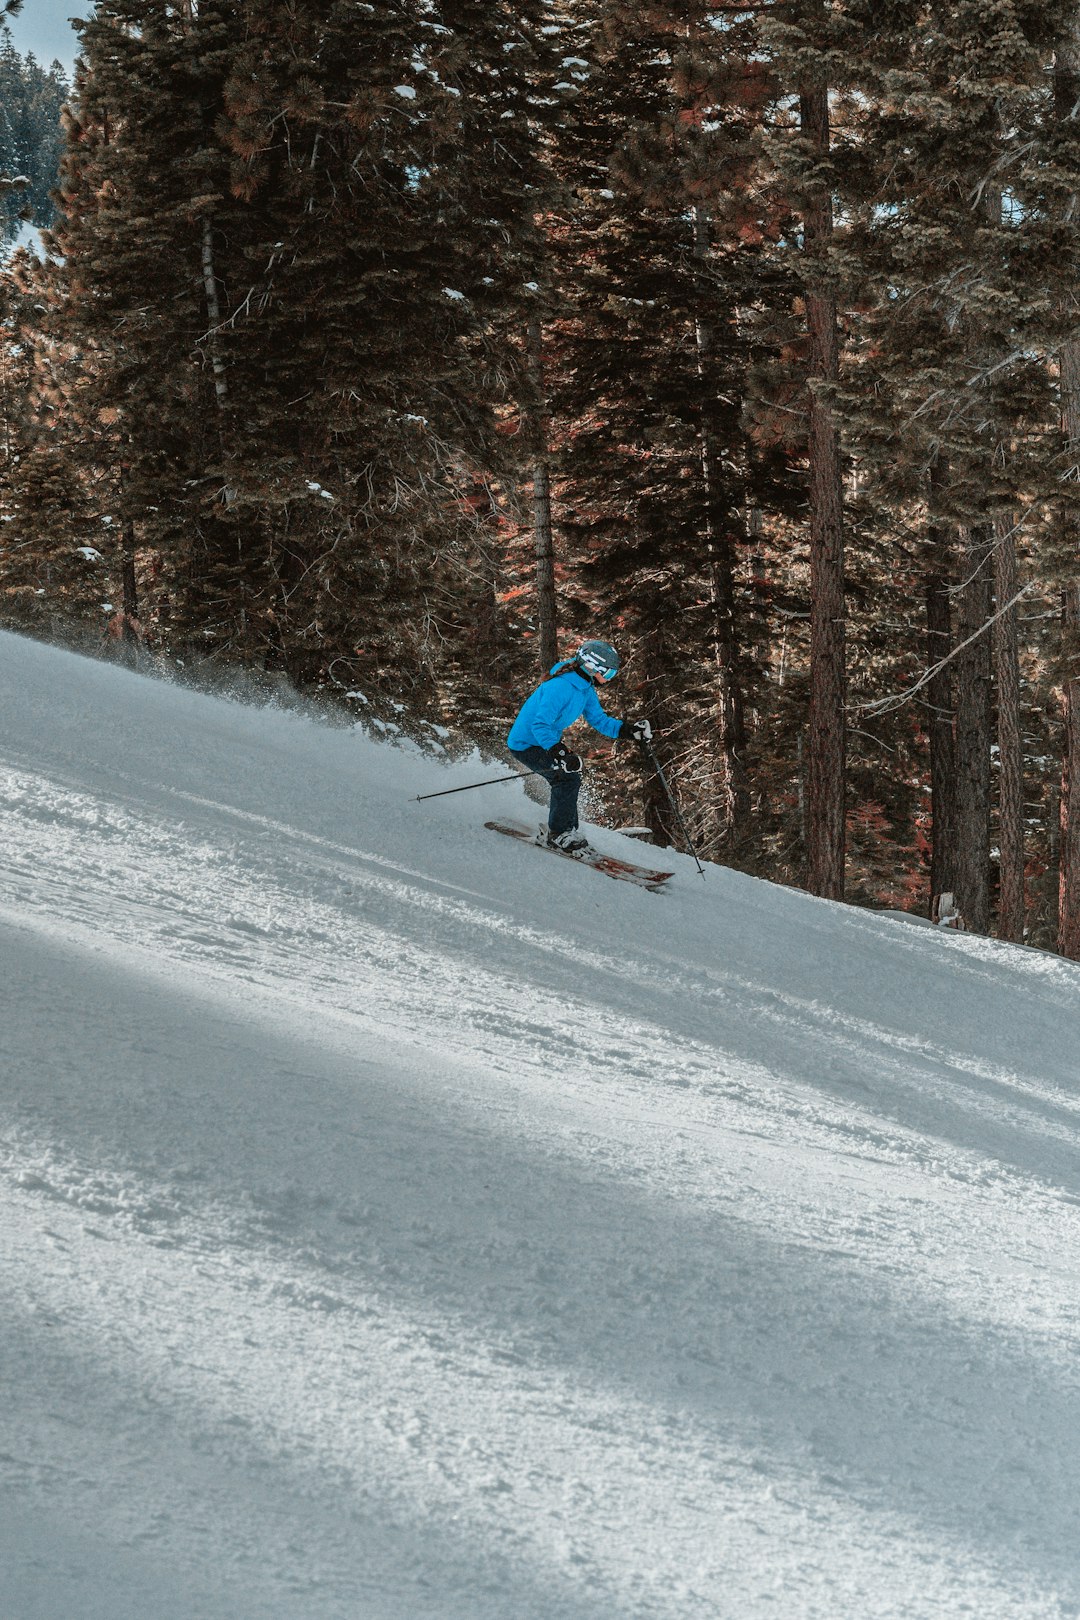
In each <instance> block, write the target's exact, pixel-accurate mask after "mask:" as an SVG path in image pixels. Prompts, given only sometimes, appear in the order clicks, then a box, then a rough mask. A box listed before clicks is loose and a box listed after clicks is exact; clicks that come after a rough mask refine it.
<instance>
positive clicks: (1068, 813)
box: [1054, 8, 1080, 961]
mask: <svg viewBox="0 0 1080 1620" xmlns="http://www.w3.org/2000/svg"><path fill="white" fill-rule="evenodd" d="M1078 98H1080V8H1078V10H1077V11H1076V12H1074V14H1073V19H1072V28H1071V29H1070V31H1069V33H1068V35H1067V36H1066V37H1065V38H1064V39H1063V40H1062V41H1061V42H1060V43H1059V45H1058V51H1057V58H1056V61H1055V64H1054V105H1055V114H1056V117H1057V120H1058V122H1059V123H1071V122H1073V121H1074V120H1075V118H1076V111H1075V108H1076V105H1077V100H1078ZM1076 201H1077V199H1076V198H1075V197H1074V198H1073V199H1072V206H1073V207H1074V208H1075V206H1076ZM1061 314H1062V317H1063V324H1064V325H1065V326H1066V327H1069V326H1074V325H1075V324H1076V321H1077V314H1078V312H1077V307H1076V299H1075V296H1072V295H1070V296H1069V297H1068V298H1067V300H1066V305H1065V308H1063V309H1062V311H1061ZM1058 370H1059V375H1060V380H1061V428H1062V437H1063V439H1064V443H1065V449H1066V451H1067V452H1068V454H1069V456H1070V458H1071V460H1072V463H1073V464H1072V467H1071V469H1070V470H1069V474H1068V479H1067V483H1066V489H1065V497H1064V499H1063V500H1062V503H1061V514H1060V528H1061V543H1062V552H1063V555H1064V557H1065V559H1066V581H1065V586H1064V589H1063V591H1062V602H1061V622H1062V655H1063V663H1064V674H1063V677H1062V694H1061V708H1062V716H1061V717H1062V725H1063V731H1064V735H1063V738H1062V753H1061V810H1060V817H1061V820H1060V826H1061V839H1060V844H1059V878H1058V930H1057V948H1058V950H1059V951H1060V952H1061V954H1062V956H1067V957H1070V958H1071V959H1072V960H1073V961H1080V577H1078V576H1080V543H1078V541H1080V526H1078V524H1077V520H1076V517H1075V515H1074V513H1075V507H1076V488H1077V483H1078V482H1080V466H1078V464H1077V463H1078V461H1080V341H1077V340H1076V339H1070V340H1068V341H1066V342H1065V343H1063V344H1062V347H1061V352H1060V354H1059V356H1058Z"/></svg>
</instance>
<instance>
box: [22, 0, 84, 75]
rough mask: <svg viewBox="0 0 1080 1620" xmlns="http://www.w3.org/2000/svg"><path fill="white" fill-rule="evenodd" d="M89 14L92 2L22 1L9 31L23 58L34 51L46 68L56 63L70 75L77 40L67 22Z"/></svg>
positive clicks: (60, 0)
mask: <svg viewBox="0 0 1080 1620" xmlns="http://www.w3.org/2000/svg"><path fill="white" fill-rule="evenodd" d="M92 10H93V5H92V0H24V4H23V8H22V11H21V12H20V13H19V15H18V16H17V17H12V18H9V20H8V27H9V28H10V29H11V37H12V39H13V40H14V42H15V45H16V48H17V49H18V50H20V51H21V52H22V54H23V55H24V56H25V55H26V54H27V53H28V52H29V51H33V53H34V55H35V56H36V57H37V59H38V61H39V62H43V63H45V64H46V65H48V64H49V63H50V62H52V61H53V60H54V59H58V60H59V61H61V62H62V63H63V64H64V66H65V67H66V68H67V70H68V72H69V73H70V72H71V68H72V64H73V63H74V61H75V52H76V50H77V48H78V39H77V37H76V35H75V32H74V30H73V28H72V27H71V23H70V21H69V19H70V18H71V17H86V16H89V14H90V12H91V11H92Z"/></svg>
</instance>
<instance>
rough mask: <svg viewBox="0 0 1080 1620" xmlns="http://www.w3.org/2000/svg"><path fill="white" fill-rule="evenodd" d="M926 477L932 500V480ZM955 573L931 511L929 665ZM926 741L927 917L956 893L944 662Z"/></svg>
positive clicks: (946, 623) (930, 688)
mask: <svg viewBox="0 0 1080 1620" xmlns="http://www.w3.org/2000/svg"><path fill="white" fill-rule="evenodd" d="M937 476H938V475H937V474H935V475H934V478H933V479H932V481H931V500H932V499H933V483H934V482H935V481H936V478H937ZM954 577H955V568H954V558H953V545H952V536H951V532H950V530H949V528H948V526H947V525H946V524H945V523H944V522H942V521H941V520H939V519H935V517H934V515H933V512H932V511H931V520H930V550H929V557H928V560H927V570H926V578H925V585H924V590H925V600H926V657H927V664H928V666H929V668H931V669H934V668H936V666H937V665H938V664H941V663H942V662H943V660H945V659H946V658H948V656H949V654H950V653H951V652H952V649H953V646H954V645H955V642H954V639H953V627H952V604H951V599H950V594H949V591H950V586H951V585H952V582H953V579H954ZM926 702H927V709H928V711H929V714H928V720H927V728H926V729H927V736H928V739H929V744H930V815H931V830H930V916H933V915H934V908H935V906H936V905H937V902H938V899H939V897H940V896H941V895H943V894H946V893H951V894H955V893H956V751H955V747H954V738H953V726H954V723H955V719H956V714H955V708H954V703H953V677H952V665H951V664H945V665H944V668H942V669H938V670H937V673H936V674H935V675H933V676H932V677H931V679H930V680H929V681H928V683H927V687H926Z"/></svg>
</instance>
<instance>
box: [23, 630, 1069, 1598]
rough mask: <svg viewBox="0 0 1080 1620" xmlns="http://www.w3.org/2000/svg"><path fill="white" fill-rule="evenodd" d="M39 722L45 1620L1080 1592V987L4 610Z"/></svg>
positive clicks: (30, 828)
mask: <svg viewBox="0 0 1080 1620" xmlns="http://www.w3.org/2000/svg"><path fill="white" fill-rule="evenodd" d="M0 739H2V740H0V863H2V868H3V872H2V882H0V982H2V983H3V986H4V1001H5V1009H4V1017H3V1019H2V1020H0V1075H2V1084H0V1104H2V1124H3V1129H2V1134H0V1250H2V1255H3V1263H2V1265H0V1289H2V1298H0V1311H2V1320H3V1324H4V1326H3V1333H2V1334H0V1378H2V1383H3V1389H4V1391H5V1396H4V1399H3V1401H2V1402H0V1491H2V1495H3V1500H4V1503H5V1509H4V1512H3V1513H2V1514H0V1571H2V1576H0V1586H2V1588H3V1603H2V1605H0V1608H2V1611H3V1614H4V1616H5V1620H56V1617H57V1616H60V1615H71V1616H78V1617H79V1620H106V1617H107V1620H146V1617H147V1616H149V1615H153V1616H154V1617H155V1620H298V1617H303V1620H356V1617H357V1616H361V1615H362V1616H363V1617H364V1620H406V1617H412V1616H420V1617H425V1620H510V1617H512V1620H630V1617H633V1620H637V1617H642V1620H651V1617H663V1620H706V1617H708V1620H715V1617H717V1616H720V1617H723V1620H746V1617H750V1620H759V1617H763V1616H769V1615H777V1616H782V1617H783V1620H792V1617H807V1620H809V1617H815V1620H818V1617H820V1620H838V1617H847V1616H858V1617H859V1620H864V1617H894V1616H895V1617H900V1616H911V1617H919V1620H925V1617H937V1616H954V1615H955V1616H960V1615H970V1614H975V1615H978V1616H979V1617H980V1620H988V1617H990V1620H996V1617H1000V1620H1006V1617H1007V1620H1028V1617H1040V1620H1041V1617H1059V1616H1065V1615H1075V1614H1076V1613H1077V1612H1078V1609H1080V1554H1078V1551H1077V1549H1078V1547H1080V1537H1078V1533H1077V1532H1078V1528H1080V1527H1078V1522H1077V1521H1078V1516H1080V1508H1078V1503H1080V1373H1078V1366H1080V1362H1078V1357H1077V1339H1078V1334H1077V1328H1078V1319H1080V1299H1078V1291H1077V1278H1078V1275H1080V1097H1078V1084H1077V1058H1076V1049H1077V1039H1076V1030H1077V1027H1078V1024H1077V1021H1078V1014H1080V971H1078V969H1077V968H1076V967H1074V966H1073V965H1071V964H1068V963H1065V962H1062V961H1060V960H1058V959H1056V958H1054V957H1051V956H1047V955H1043V954H1041V953H1039V952H1035V951H1026V950H1022V949H1019V948H1015V947H1009V946H1003V945H997V944H993V943H991V942H988V941H985V940H980V939H977V938H974V937H971V936H966V935H960V934H955V933H951V932H949V931H943V930H936V929H932V928H912V927H909V926H907V925H906V923H905V921H904V920H903V919H901V918H896V917H890V916H880V915H874V914H871V913H868V912H866V911H861V910H857V909H855V908H846V907H841V906H836V905H830V904H828V903H826V902H823V901H815V900H813V899H810V898H808V897H807V896H805V895H801V894H798V893H795V892H793V891H790V890H785V889H781V888H778V887H774V886H772V885H769V884H765V883H761V882H756V881H754V880H752V879H750V878H747V877H743V876H740V875H738V874H735V873H732V872H728V871H725V870H723V869H721V868H716V867H710V868H709V869H708V874H707V878H706V880H705V881H702V880H701V879H700V878H699V877H698V876H697V875H696V873H695V871H694V868H693V864H692V863H691V862H690V861H689V860H688V859H687V858H683V857H674V859H673V861H672V860H671V858H670V856H669V853H668V852H665V864H669V863H670V864H674V865H675V867H676V876H675V877H674V879H673V880H672V882H671V884H670V885H669V886H668V892H665V893H663V894H660V895H652V894H647V893H644V892H643V891H640V890H638V889H634V888H632V887H630V886H628V885H623V884H616V883H612V882H611V881H610V880H608V879H605V878H604V877H602V876H600V875H598V874H597V873H594V872H591V871H588V870H586V869H582V868H580V867H576V866H574V865H573V864H572V863H570V862H568V861H560V860H556V859H553V858H551V857H549V856H546V855H543V854H541V853H540V852H535V853H534V852H532V851H530V850H528V849H523V848H522V847H521V846H519V845H517V844H514V843H512V842H511V841H510V840H506V839H499V838H497V837H496V836H495V835H494V834H491V833H488V832H486V831H485V830H484V829H483V825H482V824H483V821H484V818H485V817H486V816H491V815H499V814H501V815H514V814H516V815H518V816H520V815H522V814H524V815H526V816H527V815H528V814H529V813H530V810H531V808H532V807H530V805H529V802H528V800H527V799H526V798H525V796H524V793H523V790H522V789H520V788H518V787H517V786H516V785H515V784H513V783H511V784H509V785H506V786H499V787H492V788H487V789H484V790H481V791H478V792H475V793H468V794H459V795H457V796H455V797H450V798H446V799H441V800H437V801H434V802H433V803H425V804H419V803H417V802H416V795H417V794H420V793H424V792H432V791H435V790H437V789H439V788H443V787H455V786H459V785H463V784H465V783H467V782H469V781H472V780H476V779H479V778H481V777H483V776H484V775H492V774H498V772H497V771H493V770H492V768H491V767H492V763H493V762H491V761H484V760H480V759H477V758H472V759H469V760H466V761H458V762H456V763H453V764H447V763H445V761H443V760H441V759H439V760H435V759H432V758H430V757H428V756H426V755H425V754H423V753H422V752H420V751H419V750H418V749H416V748H415V747H413V746H411V745H407V744H399V745H397V746H393V745H390V744H388V743H384V742H380V741H376V740H374V739H372V738H371V737H369V736H367V735H366V734H365V733H363V732H361V731H358V730H357V729H355V728H354V727H352V726H351V725H343V726H341V727H340V728H327V727H324V726H319V725H316V724H314V723H313V722H312V721H310V720H308V719H306V718H304V717H303V716H300V715H297V714H290V713H282V712H278V711H276V710H273V709H258V708H253V707H244V706H242V705H240V704H235V703H227V702H224V701H221V700H218V699H214V698H210V697H207V696H204V695H200V694H197V693H194V692H192V691H190V690H187V689H184V688H179V687H173V686H170V685H169V684H167V683H165V682H163V681H153V680H150V679H147V678H144V677H140V676H137V675H134V674H132V673H129V672H127V671H124V670H121V669H119V668H114V667H112V666H109V665H106V664H99V663H95V662H91V661H87V660H84V659H79V658H77V657H75V656H74V655H72V654H69V653H64V652H60V651H57V650H55V649H52V648H48V647H45V646H42V645H39V644H36V643H33V642H30V641H26V640H20V639H18V638H15V637H12V636H10V635H0ZM594 836H595V838H596V841H597V842H598V843H599V844H600V845H601V847H602V848H604V849H610V850H611V851H612V852H613V853H621V854H624V855H626V856H627V857H628V858H629V859H634V858H635V857H637V858H640V856H641V850H642V846H641V845H640V843H635V842H634V841H633V840H631V839H628V838H624V837H622V836H621V835H620V834H618V833H614V832H610V831H604V830H598V831H596V832H595V834H594Z"/></svg>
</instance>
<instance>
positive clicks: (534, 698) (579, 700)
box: [506, 641, 652, 854]
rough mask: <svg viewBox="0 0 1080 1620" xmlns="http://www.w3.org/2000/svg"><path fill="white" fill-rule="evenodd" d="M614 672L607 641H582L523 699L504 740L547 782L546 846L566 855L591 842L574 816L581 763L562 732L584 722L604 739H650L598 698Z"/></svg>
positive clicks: (638, 723) (644, 724) (638, 724)
mask: <svg viewBox="0 0 1080 1620" xmlns="http://www.w3.org/2000/svg"><path fill="white" fill-rule="evenodd" d="M618 673H619V655H618V653H617V652H616V651H615V649H614V647H611V646H609V645H608V643H607V642H606V641H586V642H584V643H583V644H582V645H581V646H580V647H579V648H578V650H577V652H576V653H575V654H574V656H573V658H564V659H563V660H562V661H561V663H558V664H554V665H552V667H551V669H550V671H549V672H548V674H547V675H546V676H545V677H544V679H543V680H542V681H541V683H540V685H539V686H538V687H537V688H536V690H535V691H534V692H532V693H530V695H529V696H528V697H527V698H526V699H525V702H524V703H523V704H522V706H521V708H520V710H519V711H518V716H517V719H516V720H515V721H514V724H513V726H512V727H511V728H510V735H509V736H508V737H507V739H506V745H507V747H508V748H509V750H510V752H511V753H512V754H513V756H514V758H515V759H520V761H521V763H522V764H523V765H526V766H528V768H529V770H530V771H535V772H536V773H537V775H538V776H542V777H543V778H544V780H545V781H546V782H548V783H550V785H551V804H550V807H549V809H548V830H547V841H548V844H549V845H554V846H555V848H557V849H561V850H564V851H566V852H567V853H568V854H572V853H573V852H574V851H575V850H580V849H587V848H588V847H589V841H588V839H587V838H586V837H585V835H584V834H583V833H582V832H581V831H580V829H579V827H578V817H577V802H578V792H579V791H580V788H581V760H580V758H579V757H578V755H577V754H573V753H571V752H570V750H569V749H568V748H567V746H566V744H565V743H564V742H563V740H562V734H563V732H564V731H565V730H566V729H567V727H568V726H572V725H573V724H574V722H575V720H580V719H581V718H582V717H584V718H585V720H587V721H588V723H589V725H590V726H592V728H593V730H594V731H599V732H600V733H601V735H602V736H604V737H612V738H617V739H619V740H622V741H625V740H629V741H631V742H649V741H650V740H651V738H652V727H651V726H650V724H649V722H648V721H647V720H616V719H615V718H614V716H613V715H610V714H608V713H607V712H606V710H605V709H604V708H603V706H602V704H601V702H600V699H599V698H598V697H597V695H596V690H595V689H596V688H597V687H603V686H607V685H608V684H609V683H610V682H611V681H613V680H614V679H615V677H616V675H617V674H618Z"/></svg>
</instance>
